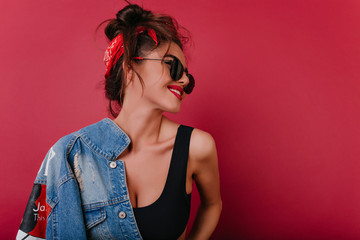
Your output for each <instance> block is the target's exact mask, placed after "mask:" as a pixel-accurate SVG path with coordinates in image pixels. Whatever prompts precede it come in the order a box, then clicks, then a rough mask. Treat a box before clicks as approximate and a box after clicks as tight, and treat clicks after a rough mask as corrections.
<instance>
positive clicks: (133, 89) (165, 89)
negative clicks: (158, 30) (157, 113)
mask: <svg viewBox="0 0 360 240" xmlns="http://www.w3.org/2000/svg"><path fill="white" fill-rule="evenodd" d="M167 48H168V44H163V45H160V46H159V47H157V48H156V49H155V50H153V51H151V52H149V53H147V54H144V55H143V56H140V57H144V58H151V59H162V58H163V56H164V55H165V54H166V57H165V58H164V60H165V61H164V62H162V61H159V60H141V61H139V63H138V64H133V67H134V69H135V70H136V71H137V72H138V73H139V75H140V76H141V78H142V79H143V81H144V92H143V95H142V87H141V83H140V80H139V78H138V76H137V75H136V74H135V73H134V72H133V73H132V74H131V76H132V81H131V82H130V84H129V85H128V87H127V89H126V94H125V96H126V95H128V94H129V95H130V94H135V96H134V97H136V98H138V99H137V101H140V102H141V103H144V104H149V105H150V106H151V107H153V108H155V109H159V110H161V111H164V112H172V113H175V112H179V111H180V104H181V102H182V101H183V100H184V98H185V95H186V93H185V92H183V91H182V89H184V87H185V86H186V85H187V84H188V83H189V79H188V77H187V76H186V74H185V73H184V74H183V75H182V77H181V78H180V79H179V80H178V81H174V80H173V79H172V78H171V76H170V65H169V64H168V63H167V60H173V59H174V58H173V57H172V56H175V57H176V58H178V59H179V60H180V62H181V63H182V65H183V66H184V69H186V68H187V65H186V62H185V56H184V54H183V52H182V50H181V49H180V47H179V46H178V45H177V44H175V43H173V42H172V43H170V49H169V51H168V52H167V53H166V50H167ZM171 55H172V56H171ZM178 87H180V88H181V89H177V90H180V91H177V90H176V88H178ZM170 89H171V90H170ZM179 92H180V94H181V95H179ZM141 95H142V96H141ZM131 98H132V97H131ZM132 99H133V98H132ZM140 102H139V103H140Z"/></svg>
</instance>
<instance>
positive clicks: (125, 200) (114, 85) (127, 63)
mask: <svg viewBox="0 0 360 240" xmlns="http://www.w3.org/2000/svg"><path fill="white" fill-rule="evenodd" d="M178 29H179V27H178V25H177V24H176V22H175V20H174V19H172V18H171V17H169V16H165V15H154V14H153V13H152V12H150V11H145V10H144V9H142V8H141V7H139V6H138V5H132V4H129V5H128V6H126V7H125V8H123V9H121V10H120V11H119V12H118V13H117V15H116V19H112V20H111V21H110V22H109V23H108V25H107V26H106V28H105V34H106V35H107V37H108V38H109V40H111V43H110V45H109V47H108V48H107V50H106V52H105V57H104V60H105V63H106V66H107V71H106V74H105V89H106V97H107V98H108V99H109V108H110V112H111V113H112V115H113V116H114V117H115V119H114V120H111V119H109V118H104V119H102V120H101V121H99V122H97V123H94V124H92V125H89V126H87V127H84V128H82V129H80V130H78V131H76V132H73V133H71V134H69V135H66V136H64V137H62V138H61V139H60V140H58V141H57V142H56V143H55V144H54V145H53V146H52V147H51V149H50V150H49V151H48V153H47V155H46V157H45V159H44V161H43V163H42V166H41V167H40V170H39V172H38V175H37V177H36V180H35V183H34V187H33V190H32V193H31V196H30V199H29V202H28V205H27V207H26V210H25V214H24V217H23V220H22V223H21V226H20V230H19V232H18V235H17V239H25V238H26V239H37V238H40V239H41V238H45V237H46V238H47V239H54V238H58V239H86V238H87V239H185V235H186V230H187V229H186V225H187V223H188V219H189V213H190V200H191V192H192V181H193V180H195V182H196V185H197V188H198V190H199V194H200V197H201V205H200V207H199V209H198V211H197V215H196V219H195V222H194V224H193V228H192V229H191V231H190V234H189V239H208V238H209V237H210V235H211V233H212V232H213V231H214V229H215V227H216V225H217V222H218V219H219V216H220V212H221V208H222V202H221V197H220V186H219V185H220V184H219V173H218V163H217V153H216V147H215V142H214V139H213V138H212V137H211V135H210V134H208V133H206V132H204V131H201V130H199V129H196V128H192V127H189V126H185V125H181V124H178V123H176V122H174V121H172V120H170V119H168V118H167V117H165V116H164V115H163V112H172V113H175V112H179V110H180V105H181V102H182V101H184V98H185V96H186V95H187V94H190V93H191V92H192V89H193V87H194V78H193V77H192V75H191V74H190V73H189V72H188V70H187V65H186V61H185V56H184V54H183V51H182V49H183V47H182V46H183V42H184V40H185V39H186V38H184V37H183V36H181V35H180V33H179V32H178ZM112 101H116V102H117V103H118V104H119V106H120V107H121V111H120V113H118V114H117V113H115V111H113V109H112ZM190 139H191V141H190ZM36 237H37V238H36Z"/></svg>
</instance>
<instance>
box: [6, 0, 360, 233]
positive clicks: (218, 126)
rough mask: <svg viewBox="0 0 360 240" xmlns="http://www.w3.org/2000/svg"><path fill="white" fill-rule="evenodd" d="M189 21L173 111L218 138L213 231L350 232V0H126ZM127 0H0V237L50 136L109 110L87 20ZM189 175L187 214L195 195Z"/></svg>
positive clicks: (357, 64)
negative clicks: (184, 74) (184, 77)
mask: <svg viewBox="0 0 360 240" xmlns="http://www.w3.org/2000/svg"><path fill="white" fill-rule="evenodd" d="M133 2H134V3H138V4H140V5H143V6H144V8H147V9H151V10H153V11H156V12H164V13H168V14H170V15H172V16H174V17H175V18H176V19H177V20H178V22H179V23H180V24H181V25H183V26H185V27H186V28H187V29H188V30H189V31H190V32H191V34H192V45H189V46H188V47H187V48H186V50H185V54H186V55H187V65H188V67H189V71H190V72H191V73H193V75H194V76H195V78H196V80H197V84H196V88H195V90H194V92H193V94H191V95H189V96H188V97H187V98H186V99H185V101H184V102H183V104H182V107H181V111H180V113H178V114H166V115H167V116H168V117H170V118H171V119H173V120H175V121H178V122H181V123H183V124H187V125H191V126H193V127H197V128H200V129H202V130H204V131H207V132H209V133H210V134H211V135H212V136H213V137H214V138H215V141H216V144H217V150H218V157H219V169H220V181H221V194H222V200H223V211H222V214H221V217H220V220H219V224H218V226H217V228H216V230H215V232H214V234H213V236H212V239H359V238H360V128H359V123H360V83H359V79H360V47H359V46H360V45H359V43H360V14H359V12H360V2H359V1H357V0H342V1H340V0H338V1H329V0H322V1H321V0H315V1H303V0H293V1H287V0H256V1H254V0H237V1H235V0H234V1H230V0H228V1H226V0H221V1H220V0H214V1H205V0H198V1H190V0H184V1H175V0H166V1H165V0H149V1H148V0H147V1H143V2H141V1H135V0H134V1H133ZM124 5H125V3H124V1H120V0H108V1H89V0H87V1H84V0H82V1H65V0H64V1H48V0H47V1H45V0H38V1H26V0H16V1H5V0H2V1H0V33H1V38H0V56H1V58H0V61H1V62H0V63H1V64H0V79H1V88H0V100H1V101H0V104H1V114H0V123H1V140H0V141H1V142H0V150H1V153H2V158H1V172H2V174H1V175H0V178H1V193H2V194H1V196H0V205H1V208H0V209H1V210H0V216H1V218H0V226H1V236H0V238H1V239H14V237H15V235H16V233H17V230H18V228H19V225H20V221H21V218H22V215H23V212H24V210H25V207H26V203H27V200H28V197H29V196H30V193H31V189H32V184H33V181H34V179H35V176H36V174H37V171H38V169H39V167H40V164H41V162H42V160H43V158H44V157H45V154H46V152H47V151H48V149H49V148H50V147H51V146H52V145H53V144H54V143H55V142H56V141H57V140H58V139H59V138H60V137H62V136H64V135H66V134H69V133H71V132H73V131H75V130H78V129H80V128H82V127H84V126H86V125H89V124H91V123H94V122H96V121H99V120H101V119H102V118H104V117H109V116H110V115H109V114H108V112H107V101H106V100H105V97H104V90H103V88H102V86H101V84H99V83H100V82H101V81H102V80H103V75H104V73H105V65H104V63H103V62H102V59H103V54H104V50H105V49H106V47H107V43H106V41H105V38H104V34H103V32H102V31H98V32H97V33H95V28H96V26H97V25H98V24H99V23H100V22H102V21H103V20H105V19H108V18H113V17H114V16H115V14H116V12H117V11H118V10H119V9H120V8H122V7H123V6H124ZM199 203H200V201H199V195H198V193H197V190H196V187H195V185H194V192H193V198H192V209H191V216H190V221H189V227H188V229H190V228H191V225H192V223H193V221H194V218H195V214H196V209H197V207H198V205H199Z"/></svg>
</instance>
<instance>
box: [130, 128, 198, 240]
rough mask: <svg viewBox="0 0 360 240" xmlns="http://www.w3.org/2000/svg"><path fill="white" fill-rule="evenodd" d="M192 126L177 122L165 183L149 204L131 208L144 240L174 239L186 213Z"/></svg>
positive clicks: (184, 219)
mask: <svg viewBox="0 0 360 240" xmlns="http://www.w3.org/2000/svg"><path fill="white" fill-rule="evenodd" d="M192 130H193V128H192V127H189V126H185V125H180V126H179V128H178V130H177V134H176V138H175V143H174V147H173V152H172V157H171V162H170V167H169V171H168V176H167V179H166V183H165V187H164V189H163V192H162V193H161V195H160V197H159V198H158V199H157V200H156V201H155V202H154V203H152V204H151V205H148V206H145V207H140V208H133V210H134V214H135V218H136V222H137V225H138V227H139V230H140V233H141V235H142V237H143V239H144V240H152V239H156V240H163V239H166V240H172V239H178V238H179V237H180V236H181V234H182V233H183V232H184V230H185V228H186V225H187V223H188V220H189V215H190V205H191V193H190V194H186V168H187V162H188V156H189V143H190V136H191V133H192Z"/></svg>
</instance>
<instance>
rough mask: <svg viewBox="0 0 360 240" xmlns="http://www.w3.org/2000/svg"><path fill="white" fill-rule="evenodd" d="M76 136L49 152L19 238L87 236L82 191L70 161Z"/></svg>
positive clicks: (34, 187)
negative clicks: (72, 144)
mask: <svg viewBox="0 0 360 240" xmlns="http://www.w3.org/2000/svg"><path fill="white" fill-rule="evenodd" d="M73 139H74V136H73V137H71V136H70V135H68V136H65V137H63V138H61V139H60V140H59V141H58V142H56V143H55V144H54V145H53V146H52V147H51V148H50V150H49V151H48V152H47V154H46V156H45V158H44V160H43V162H42V164H41V167H40V169H39V172H38V174H37V176H36V179H35V181H34V185H33V189H32V191H31V194H30V197H29V200H28V203H27V205H26V209H25V212H24V215H23V218H22V221H21V224H20V228H19V231H18V233H17V236H16V239H17V240H18V239H26V240H31V239H45V238H46V239H86V230H85V223H84V217H83V212H82V206H81V198H80V191H79V187H78V183H77V181H76V179H75V177H74V174H73V172H72V170H71V167H70V164H69V155H70V154H69V153H70V149H71V147H72V146H71V143H72V142H73Z"/></svg>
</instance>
